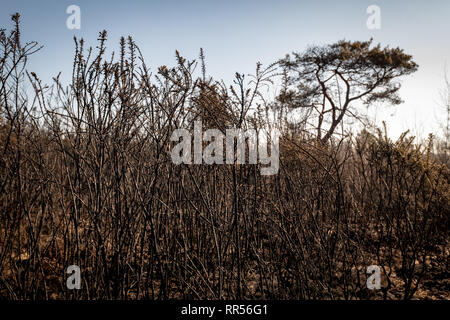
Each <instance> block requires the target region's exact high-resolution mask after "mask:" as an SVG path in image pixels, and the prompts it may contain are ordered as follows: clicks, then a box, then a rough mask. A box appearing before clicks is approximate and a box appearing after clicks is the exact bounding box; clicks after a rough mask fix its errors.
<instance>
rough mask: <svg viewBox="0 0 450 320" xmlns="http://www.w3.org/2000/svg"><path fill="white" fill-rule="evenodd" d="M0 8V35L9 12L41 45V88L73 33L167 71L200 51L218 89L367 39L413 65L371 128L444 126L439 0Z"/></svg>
mask: <svg viewBox="0 0 450 320" xmlns="http://www.w3.org/2000/svg"><path fill="white" fill-rule="evenodd" d="M71 4H75V5H78V6H79V7H80V8H81V29H80V30H70V29H68V28H67V27H66V19H67V18H68V16H69V15H68V14H67V13H66V8H67V7H68V6H69V5H71ZM369 5H378V6H379V7H380V8H381V29H380V30H369V29H368V28H367V27H366V20H367V18H368V14H367V13H366V9H367V7H368V6H369ZM1 8H2V10H1V12H0V27H3V28H5V27H6V28H10V26H11V23H10V18H9V16H10V14H12V13H14V12H19V13H20V14H21V16H22V22H23V23H22V34H23V39H24V40H36V41H38V42H39V43H40V44H42V45H44V48H43V49H42V50H41V51H40V52H39V53H37V54H36V55H35V56H33V57H32V59H31V60H30V64H29V68H28V69H29V70H30V71H34V72H36V73H37V74H38V75H39V76H40V77H41V78H42V79H43V80H44V81H46V82H49V81H50V79H51V77H52V76H55V75H56V74H57V73H58V72H59V71H62V76H63V79H65V80H68V79H70V73H71V66H72V59H73V48H74V44H73V36H74V35H76V36H78V37H83V38H84V39H85V40H86V41H87V44H88V45H92V46H95V45H96V41H95V40H96V38H97V35H98V32H99V31H101V30H103V29H106V30H107V31H108V33H109V36H108V38H109V44H108V47H109V48H111V49H117V47H118V42H119V39H120V36H122V35H124V36H127V35H129V34H130V35H132V36H133V38H134V39H135V41H136V42H137V44H138V45H139V47H140V48H141V50H142V52H143V54H144V56H145V58H146V60H147V63H148V64H149V65H150V66H151V67H152V68H153V69H155V68H156V67H158V66H160V65H168V66H170V65H172V64H174V52H175V49H178V50H179V51H180V52H181V54H182V55H183V56H185V57H186V58H188V59H195V58H196V57H197V56H198V52H199V48H200V47H203V48H204V50H205V53H206V58H207V71H208V73H209V74H210V75H212V76H213V77H214V78H217V79H224V80H225V82H226V83H231V81H232V78H233V75H234V74H235V72H240V73H246V74H247V73H252V72H253V70H254V68H255V64H256V62H257V61H261V62H262V63H264V64H267V63H271V62H273V61H275V60H277V59H279V58H281V57H283V56H284V55H285V54H286V53H290V52H292V51H302V50H304V49H305V48H306V47H307V46H308V45H309V44H327V43H331V42H335V41H337V40H340V39H344V38H345V39H348V40H368V39H369V38H370V37H373V38H374V41H375V42H380V43H381V44H382V45H390V46H393V47H394V46H395V47H397V46H399V47H401V48H403V49H404V50H405V51H406V52H407V53H409V54H412V55H413V56H414V58H415V61H416V62H417V63H418V64H419V66H420V68H419V71H418V72H417V73H415V74H414V75H412V76H410V77H408V78H405V79H404V81H403V87H402V90H401V96H402V98H403V99H404V100H405V103H403V104H402V105H400V106H397V107H392V108H388V107H385V106H378V107H377V108H376V110H377V121H378V122H380V121H381V120H386V121H387V123H388V128H389V130H390V133H391V134H392V136H398V134H400V133H401V132H402V131H403V130H405V129H406V128H410V129H412V130H413V132H414V133H419V134H420V136H421V137H422V138H425V137H426V136H427V134H428V132H431V131H438V121H439V120H442V121H443V120H444V118H445V113H444V112H442V109H440V107H439V105H438V102H439V90H441V89H442V87H443V77H444V73H445V72H444V68H445V66H446V64H447V65H448V71H449V73H450V37H449V31H450V1H448V0H428V1H418V0H391V1H376V0H369V1H365V0H354V1H351V0H348V1H345V0H344V1H331V0H330V1H325V0H319V1H298V0H297V1H294V0H277V1H275V0H273V1H272V0H271V1H269V0H259V1H256V0H240V1H238V0H227V1H213V0H211V1H206V0H192V1H189V0H185V1H181V0H179V1H174V0H168V1H162V0H150V1H138V0H128V1H75V0H71V1H66V0H59V1H56V0H53V1H50V0H48V1H45V0H44V1H22V0H14V1H11V0H2V4H1ZM374 111H375V109H374Z"/></svg>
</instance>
